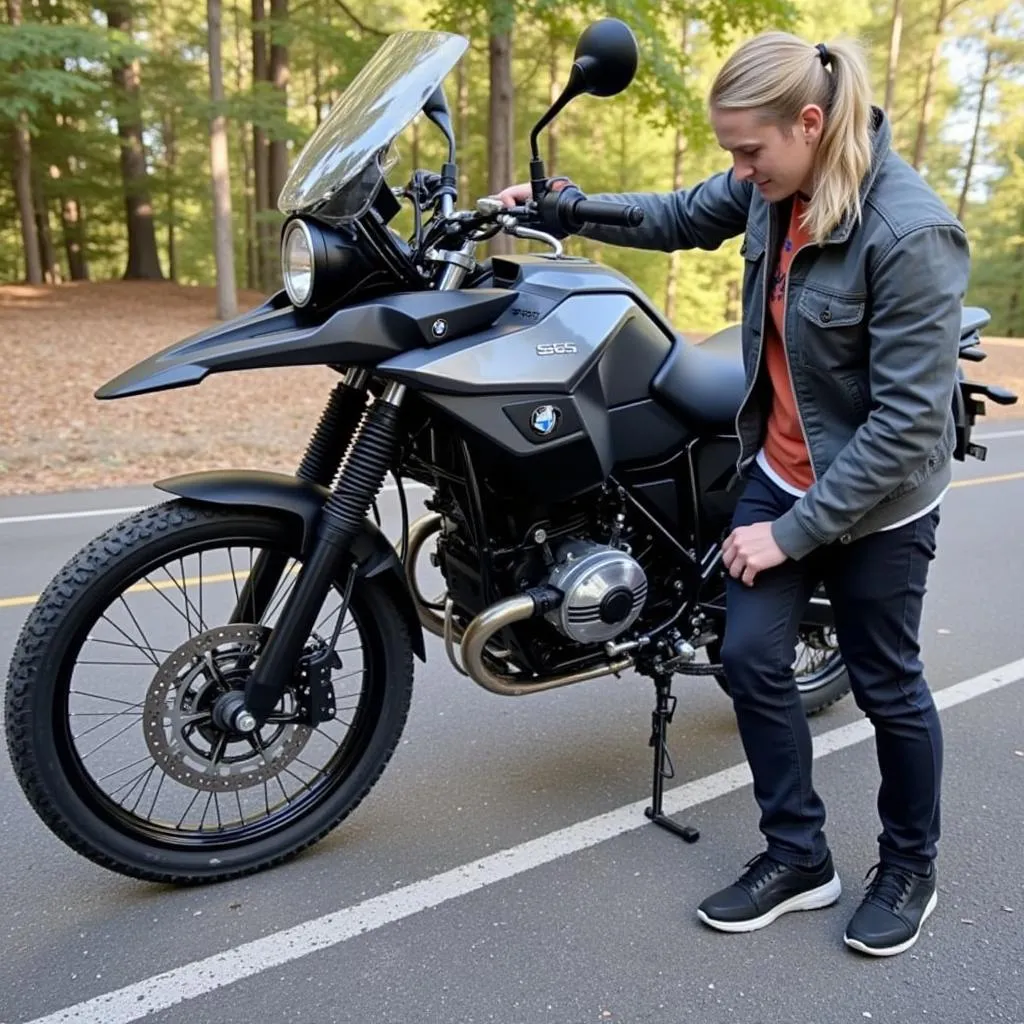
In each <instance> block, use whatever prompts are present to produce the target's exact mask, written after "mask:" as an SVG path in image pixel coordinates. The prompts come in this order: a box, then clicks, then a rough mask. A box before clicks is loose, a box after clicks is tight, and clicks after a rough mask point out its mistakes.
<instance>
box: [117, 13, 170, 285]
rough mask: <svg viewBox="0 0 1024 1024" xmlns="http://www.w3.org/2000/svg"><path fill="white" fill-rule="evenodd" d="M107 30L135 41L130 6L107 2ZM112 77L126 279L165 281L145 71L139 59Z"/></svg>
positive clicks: (122, 61) (123, 63)
mask: <svg viewBox="0 0 1024 1024" xmlns="http://www.w3.org/2000/svg"><path fill="white" fill-rule="evenodd" d="M106 15H107V27H108V28H109V29H110V31H111V32H114V33H118V34H120V35H123V36H124V37H125V38H126V39H128V40H131V38H132V9H131V5H130V0H107V7H106ZM111 74H112V77H113V82H114V91H115V95H116V97H117V101H118V108H117V134H118V137H119V139H120V140H121V176H122V179H123V182H124V208H125V220H126V223H127V228H128V262H127V266H126V267H125V271H124V277H125V279H126V280H128V279H144V280H152V281H162V280H163V279H164V275H163V271H162V270H161V269H160V259H159V256H158V255H157V249H156V228H155V225H154V222H153V201H152V199H151V198H150V189H149V171H148V169H147V167H146V149H145V144H144V141H143V123H142V101H141V97H140V92H141V78H142V73H141V68H140V65H139V59H138V57H129V58H117V59H115V60H114V61H113V63H112V67H111Z"/></svg>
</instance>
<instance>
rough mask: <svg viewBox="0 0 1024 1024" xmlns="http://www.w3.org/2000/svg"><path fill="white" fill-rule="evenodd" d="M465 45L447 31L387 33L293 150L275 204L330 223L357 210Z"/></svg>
mask: <svg viewBox="0 0 1024 1024" xmlns="http://www.w3.org/2000/svg"><path fill="white" fill-rule="evenodd" d="M468 46H469V42H468V40H466V39H465V38H464V37H463V36H459V35H454V34H452V33H449V32H397V33H395V34H394V35H392V36H389V37H388V39H387V40H386V41H385V43H384V44H383V45H382V46H381V48H380V49H379V50H378V51H377V52H376V53H375V54H374V55H373V57H371V58H370V60H369V61H368V62H367V63H366V64H365V65H364V66H363V68H362V70H361V71H360V72H359V73H358V74H357V75H356V77H355V78H354V79H353V80H352V82H351V83H350V84H349V86H348V88H347V89H346V90H345V91H344V92H343V93H342V95H341V97H340V98H339V99H338V101H337V102H336V103H335V104H334V106H333V107H332V108H331V111H330V113H329V114H328V115H327V117H326V118H325V120H324V122H323V124H321V125H320V127H319V128H318V129H317V130H316V131H315V132H314V133H313V135H312V136H311V137H310V139H309V141H308V142H307V143H306V145H305V147H303V150H302V152H301V153H299V156H298V158H297V159H296V161H295V164H294V165H293V166H292V169H291V173H290V174H289V175H288V180H287V181H286V182H285V184H284V188H282V189H281V194H280V196H279V198H278V209H280V211H281V212H282V213H283V214H285V215H289V214H295V213H305V214H309V215H312V216H315V217H316V218H317V219H318V220H322V221H324V222H326V223H328V224H335V225H336V224H342V223H345V222H346V221H350V220H353V219H354V218H356V217H359V216H362V214H363V213H365V212H366V209H367V207H368V206H369V205H370V203H371V202H372V201H373V198H374V196H375V195H376V193H377V189H378V188H379V187H380V184H381V181H382V180H383V177H384V175H385V173H386V172H387V170H388V158H387V150H388V147H389V146H390V144H391V142H392V141H393V140H394V138H395V137H396V136H397V135H398V134H399V133H400V132H401V131H402V130H403V129H404V128H405V127H406V125H408V124H409V123H410V122H411V121H412V120H413V118H414V117H416V115H417V114H418V113H419V112H420V111H421V110H422V109H423V104H424V103H425V102H426V101H427V99H428V98H429V97H430V94H431V93H432V92H433V91H434V90H435V89H436V88H437V87H438V86H439V85H440V84H441V83H442V82H443V81H444V78H445V76H446V75H447V74H448V72H449V71H451V70H452V68H454V67H455V65H456V64H457V63H458V61H459V58H460V57H461V56H462V55H463V53H465V51H466V49H467V48H468Z"/></svg>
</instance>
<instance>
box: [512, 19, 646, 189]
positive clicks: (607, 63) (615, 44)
mask: <svg viewBox="0 0 1024 1024" xmlns="http://www.w3.org/2000/svg"><path fill="white" fill-rule="evenodd" d="M639 60H640V50H639V47H638V46H637V44H636V37H635V36H634V35H633V33H632V32H631V31H630V28H629V26H628V25H627V24H626V23H625V22H624V21H619V19H618V18H602V19H601V20H600V21H595V22H594V24H593V25H589V26H587V28H585V29H584V30H583V34H582V35H581V36H580V38H579V42H577V43H576V51H575V53H574V54H573V61H572V70H571V71H570V72H569V81H568V82H567V83H566V86H565V88H564V89H563V90H562V95H561V96H559V97H558V99H557V100H555V102H554V103H553V104H552V105H551V108H550V109H549V110H548V112H547V113H546V114H545V115H544V116H543V117H542V118H541V119H540V120H539V121H538V122H537V124H536V125H534V128H533V131H532V132H531V133H530V153H531V155H532V160H531V161H530V181H531V183H532V184H533V197H534V199H539V198H540V195H541V188H542V185H543V180H544V178H545V171H544V162H543V161H542V160H541V159H540V154H539V152H538V150H537V136H538V135H539V134H540V132H541V130H542V129H543V128H544V126H545V125H547V124H549V123H550V122H551V121H552V120H553V119H554V118H555V116H556V115H557V114H558V113H559V112H560V111H561V110H562V109H563V108H564V107H565V105H566V104H567V103H568V102H569V101H570V100H573V99H575V98H576V97H577V96H580V95H582V94H583V93H590V94H591V95H592V96H615V95H616V94H617V93H620V92H622V90H623V89H625V88H626V86H627V85H629V83H630V82H632V81H633V76H634V75H635V74H636V68H637V64H638V63H639Z"/></svg>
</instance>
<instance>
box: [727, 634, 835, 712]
mask: <svg viewBox="0 0 1024 1024" xmlns="http://www.w3.org/2000/svg"><path fill="white" fill-rule="evenodd" d="M707 651H708V658H709V659H710V660H711V662H712V664H720V663H721V660H722V645H721V643H720V642H719V641H717V640H715V641H712V642H711V643H709V644H708V646H707ZM793 674H794V676H795V677H796V687H797V689H798V690H799V691H800V703H801V704H802V705H803V709H804V714H805V715H807V716H808V718H809V717H811V716H812V715H816V714H819V713H820V712H822V711H824V710H825V708H827V707H830V706H831V705H832V704H835V703H836V702H837V701H840V700H842V699H843V697H845V696H846V695H847V694H848V693H849V692H850V675H849V672H848V671H847V669H846V664H845V663H844V662H843V656H842V655H841V654H840V653H839V645H838V643H837V641H836V631H835V630H834V629H825V628H822V627H819V626H801V627H800V632H799V634H798V639H797V645H796V660H795V661H794V663H793ZM715 681H716V682H717V683H718V685H719V686H720V687H721V688H722V690H723V691H724V692H725V693H726V695H728V694H729V680H728V679H727V678H726V675H725V673H724V672H716V673H715Z"/></svg>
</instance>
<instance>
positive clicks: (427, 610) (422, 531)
mask: <svg viewBox="0 0 1024 1024" xmlns="http://www.w3.org/2000/svg"><path fill="white" fill-rule="evenodd" d="M441 518H442V517H441V514H440V513H439V512H429V513H427V515H425V516H421V517H420V518H419V519H417V520H416V522H414V523H413V524H412V525H411V526H410V527H409V533H408V539H407V541H406V555H405V579H406V582H407V583H408V584H409V591H410V593H411V594H412V598H413V604H415V605H416V612H417V614H418V615H419V618H420V623H421V625H422V626H423V628H424V629H425V630H426V631H427V632H428V633H433V634H434V636H438V637H442V638H443V637H444V612H442V611H438V610H437V609H436V608H431V607H430V601H429V600H428V599H427V598H426V597H424V596H423V594H422V593H421V592H420V588H419V585H418V584H417V583H416V559H417V558H419V555H420V551H421V550H422V549H423V545H424V544H426V542H427V541H428V540H429V539H430V538H431V537H433V536H434V534H435V533H437V532H438V531H439V530H440V529H441ZM458 638H459V634H458V631H457V629H456V634H455V639H456V640H458Z"/></svg>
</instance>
